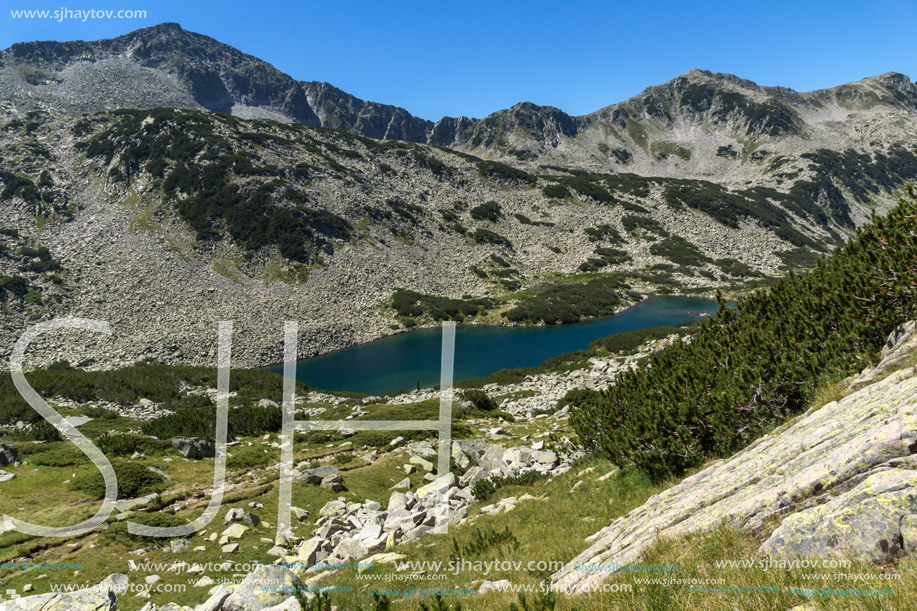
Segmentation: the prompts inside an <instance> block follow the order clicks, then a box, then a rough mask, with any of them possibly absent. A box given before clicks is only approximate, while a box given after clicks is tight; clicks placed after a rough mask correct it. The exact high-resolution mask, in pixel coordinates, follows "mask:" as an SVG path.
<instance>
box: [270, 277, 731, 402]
mask: <svg viewBox="0 0 917 611" xmlns="http://www.w3.org/2000/svg"><path fill="white" fill-rule="evenodd" d="M716 309H717V304H716V302H715V301H714V300H712V299H709V298H707V297H697V296H682V295H648V296H644V297H643V298H642V299H640V300H639V301H636V302H634V303H631V304H628V305H626V306H625V307H622V308H620V309H619V310H617V311H616V312H615V313H614V314H610V315H607V316H598V317H592V318H588V319H584V320H582V321H579V322H576V323H566V324H558V325H543V324H542V325H489V324H481V323H470V324H468V323H466V324H462V325H460V326H459V327H458V331H457V333H458V335H457V346H456V356H455V369H454V379H455V380H466V379H471V378H478V377H486V376H487V375H490V374H492V373H493V372H495V371H498V370H500V369H515V368H519V367H532V366H536V365H538V364H540V363H542V362H543V361H545V360H547V359H549V358H553V357H556V356H559V355H561V354H564V353H567V352H573V351H576V350H581V349H584V348H586V347H587V346H588V344H589V343H590V342H591V341H593V340H595V339H599V338H601V337H607V336H611V335H615V334H618V333H623V332H627V331H634V330H638V329H643V328H647V327H655V326H665V325H673V324H679V323H682V322H687V321H690V320H697V319H699V318H703V317H705V316H709V315H712V314H714V313H715V311H716ZM438 328H439V325H428V326H426V327H423V328H415V329H411V330H410V332H404V331H402V332H400V333H393V334H390V335H387V336H384V337H381V338H377V339H376V340H373V341H371V342H365V343H361V344H356V345H353V346H351V347H349V348H345V349H342V350H335V351H331V352H328V353H325V354H322V355H317V356H313V357H310V358H307V359H301V360H299V361H297V367H296V377H297V379H298V380H299V381H300V382H302V383H304V384H306V385H307V386H309V387H310V388H315V389H324V390H326V391H328V392H353V393H361V394H369V395H380V394H387V393H390V392H395V391H403V390H407V389H410V388H415V387H416V385H417V384H420V386H421V387H429V386H433V385H435V384H438V383H439V362H440V351H441V345H442V344H441V336H440V333H439V332H438ZM383 340H385V341H383ZM434 364H435V366H434ZM261 369H265V370H268V371H271V372H273V373H277V374H280V375H282V374H283V364H282V363H278V364H275V365H273V366H268V367H263V368H261Z"/></svg>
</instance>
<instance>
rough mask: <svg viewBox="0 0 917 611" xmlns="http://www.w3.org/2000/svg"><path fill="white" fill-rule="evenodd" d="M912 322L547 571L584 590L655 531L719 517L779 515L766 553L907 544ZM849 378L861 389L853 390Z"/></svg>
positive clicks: (911, 535)
mask: <svg viewBox="0 0 917 611" xmlns="http://www.w3.org/2000/svg"><path fill="white" fill-rule="evenodd" d="M915 329H917V325H915V323H914V322H910V323H907V324H906V325H903V326H902V327H900V328H899V329H898V330H896V331H895V332H894V333H893V334H892V335H891V337H890V338H889V341H888V343H887V345H886V347H885V348H884V349H883V350H882V360H881V361H880V363H879V364H878V365H877V366H876V367H875V368H870V369H868V370H866V371H864V372H863V374H861V375H860V376H856V377H854V378H850V379H849V380H847V383H848V384H849V385H850V386H849V389H848V392H850V393H851V394H848V395H847V396H845V397H844V398H842V399H840V400H839V401H835V402H832V403H829V404H827V405H825V406H823V407H815V408H813V409H810V410H809V411H808V412H807V413H805V414H803V415H802V416H800V417H799V418H797V419H795V420H794V421H791V422H789V423H787V424H785V425H784V426H782V427H781V428H780V429H778V430H777V431H774V432H773V433H771V434H769V435H767V436H765V437H762V438H761V439H759V440H758V441H756V442H755V443H753V444H752V445H751V446H749V447H748V448H746V449H745V450H743V451H741V452H739V453H738V454H736V455H735V456H733V457H732V458H730V459H728V460H723V461H718V462H717V463H715V464H713V465H711V466H709V467H707V468H705V469H704V470H702V471H701V472H699V473H697V474H695V475H693V476H691V477H689V478H687V479H685V480H684V481H682V482H681V483H679V484H678V485H676V486H673V487H671V488H669V489H667V490H666V491H664V492H662V493H661V494H658V495H656V496H654V497H652V498H651V499H649V500H648V501H647V502H646V503H645V504H644V505H642V506H641V507H639V508H638V509H636V510H634V511H632V512H631V513H629V514H628V515H626V516H623V517H621V518H619V519H617V520H615V521H614V522H613V523H612V524H610V525H609V526H607V527H605V528H603V529H602V530H601V531H599V532H597V533H595V535H593V536H592V537H590V542H591V545H590V547H589V548H588V549H587V550H585V551H584V552H582V553H581V554H580V555H579V556H577V557H576V558H574V559H573V560H572V561H570V562H569V563H568V564H567V566H566V567H565V568H564V569H563V570H562V571H560V572H558V573H556V574H555V575H554V577H553V581H554V583H555V584H556V585H557V586H559V587H561V588H564V589H565V590H569V591H577V590H579V591H582V590H585V589H586V588H588V586H590V585H591V584H594V583H596V582H599V581H601V580H602V579H603V578H604V577H607V576H608V575H609V572H607V571H605V572H603V571H596V570H591V571H589V570H586V571H584V570H578V569H577V566H583V565H605V566H611V565H627V564H631V563H633V562H636V561H637V560H638V559H639V558H640V555H641V553H642V552H643V551H644V550H646V549H647V547H648V546H649V545H651V544H652V543H653V541H654V539H655V538H656V537H657V536H659V537H670V536H678V535H684V534H687V533H696V532H700V531H703V530H706V529H710V528H713V527H715V526H717V525H720V524H723V523H729V524H733V525H736V526H739V527H741V528H744V529H748V530H750V531H762V530H764V529H765V528H766V527H767V525H768V522H769V521H770V520H772V519H776V520H778V521H779V523H780V524H779V526H778V527H777V528H776V530H774V531H773V532H772V533H770V536H769V538H767V540H766V541H765V542H764V544H763V545H762V546H761V548H760V552H761V553H762V554H766V555H769V556H773V557H776V558H794V557H807V556H809V557H811V556H815V557H833V556H854V557H859V558H865V559H869V560H873V561H875V562H880V563H881V562H886V561H888V560H890V559H892V558H895V557H898V556H903V555H906V554H913V553H914V552H915V551H917V546H915V540H917V531H915V529H914V524H915V520H917V518H915V515H917V477H915V471H914V466H915V461H914V455H915V452H917V440H915V436H914V424H915V407H917V402H915V397H917V370H915V368H914V367H905V368H902V366H905V365H908V364H909V361H908V359H911V362H912V361H913V358H914V354H915V352H917V334H915ZM854 389H859V390H854Z"/></svg>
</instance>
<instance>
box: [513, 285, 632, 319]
mask: <svg viewBox="0 0 917 611" xmlns="http://www.w3.org/2000/svg"><path fill="white" fill-rule="evenodd" d="M628 289H630V286H629V285H628V284H626V283H625V282H624V280H623V279H622V278H621V277H620V276H617V275H608V276H603V277H600V278H596V279H594V280H590V281H588V282H585V283H562V284H558V285H554V286H551V287H549V288H548V289H547V290H544V291H542V292H539V293H536V294H534V295H531V296H529V297H525V298H524V299H522V300H521V301H520V302H519V303H518V304H517V305H515V306H514V307H513V308H512V309H510V310H508V311H506V312H503V313H502V316H503V317H504V318H506V319H507V320H509V321H511V322H516V323H531V324H542V323H543V324H548V325H553V324H558V323H569V322H579V321H580V320H582V319H583V318H590V317H593V316H607V315H609V314H614V313H615V312H616V311H617V309H618V308H620V307H621V306H622V305H623V304H624V303H625V298H626V296H628V295H629V294H630V293H629V291H628Z"/></svg>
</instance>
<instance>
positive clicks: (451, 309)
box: [392, 289, 494, 322]
mask: <svg viewBox="0 0 917 611" xmlns="http://www.w3.org/2000/svg"><path fill="white" fill-rule="evenodd" d="M493 306H494V301H493V300H492V299H488V298H484V297H482V298H477V299H452V298H450V297H438V296H436V295H425V294H423V293H418V292H417V291H412V290H409V289H397V290H396V291H395V292H394V293H393V294H392V307H393V308H394V309H395V312H397V313H398V316H401V317H411V318H418V317H426V318H429V319H431V320H436V321H440V320H455V321H459V322H460V321H463V320H465V319H466V318H472V317H474V316H477V315H479V314H483V313H485V312H487V310H489V309H491V308H492V307H493Z"/></svg>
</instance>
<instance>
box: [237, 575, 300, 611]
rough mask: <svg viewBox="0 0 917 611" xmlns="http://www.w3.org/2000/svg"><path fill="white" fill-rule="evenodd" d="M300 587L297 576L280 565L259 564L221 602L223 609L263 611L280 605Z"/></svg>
mask: <svg viewBox="0 0 917 611" xmlns="http://www.w3.org/2000/svg"><path fill="white" fill-rule="evenodd" d="M300 587H302V585H301V583H300V581H299V578H297V577H296V575H294V574H293V572H292V571H290V570H289V569H285V568H283V567H281V566H276V565H269V566H261V567H258V568H257V569H255V571H254V572H253V573H249V575H248V577H246V578H245V579H244V580H243V581H242V583H240V584H239V587H238V588H236V590H235V591H234V592H233V593H232V595H231V596H230V597H229V598H227V599H226V602H225V603H223V611H263V610H264V609H267V608H268V607H273V606H275V605H280V604H283V603H284V602H286V601H287V600H288V599H289V598H290V597H291V596H294V595H295V593H296V592H297V590H298V588H300Z"/></svg>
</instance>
